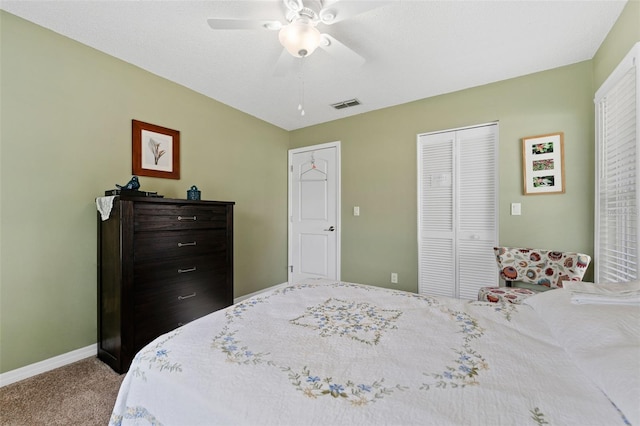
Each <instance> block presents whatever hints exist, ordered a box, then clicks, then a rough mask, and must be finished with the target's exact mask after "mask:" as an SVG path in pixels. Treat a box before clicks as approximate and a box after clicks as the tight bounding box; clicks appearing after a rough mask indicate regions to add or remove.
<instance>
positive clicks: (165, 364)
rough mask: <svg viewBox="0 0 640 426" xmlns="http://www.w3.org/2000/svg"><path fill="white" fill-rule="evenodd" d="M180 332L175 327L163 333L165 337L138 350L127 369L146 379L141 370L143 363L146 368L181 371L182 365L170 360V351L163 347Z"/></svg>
mask: <svg viewBox="0 0 640 426" xmlns="http://www.w3.org/2000/svg"><path fill="white" fill-rule="evenodd" d="M181 332H182V329H177V330H175V331H174V332H173V333H170V334H167V335H165V338H164V339H162V340H160V341H158V342H157V343H156V344H155V345H153V346H147V347H146V348H145V349H143V350H141V351H140V352H138V353H137V354H136V356H135V358H133V361H131V367H130V368H129V371H130V372H131V374H134V375H135V376H137V377H141V378H142V380H144V381H146V380H147V377H146V375H145V371H144V370H143V364H146V365H147V368H146V369H147V370H151V369H154V368H155V369H158V371H166V372H169V373H176V372H182V365H181V364H179V363H177V362H172V361H171V358H170V351H168V350H167V349H165V348H164V345H165V344H166V343H167V342H168V341H169V340H171V339H173V338H174V337H176V336H178V335H179V334H180V333H181Z"/></svg>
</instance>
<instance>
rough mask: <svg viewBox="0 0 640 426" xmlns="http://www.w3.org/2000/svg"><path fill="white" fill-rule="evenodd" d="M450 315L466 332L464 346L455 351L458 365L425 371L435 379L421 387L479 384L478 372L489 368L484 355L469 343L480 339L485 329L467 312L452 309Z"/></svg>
mask: <svg viewBox="0 0 640 426" xmlns="http://www.w3.org/2000/svg"><path fill="white" fill-rule="evenodd" d="M449 315H450V316H451V317H452V318H454V319H455V321H456V322H457V323H458V326H459V327H460V329H461V332H462V333H463V334H464V338H463V344H462V347H461V348H460V349H457V350H455V351H454V352H455V353H456V354H457V355H458V356H457V357H456V358H454V363H455V364H457V366H452V365H448V366H446V370H445V371H443V372H440V373H423V374H424V375H425V376H428V377H431V378H433V379H434V380H435V381H432V382H430V383H423V384H422V386H421V387H420V389H424V390H429V389H431V387H433V386H435V387H437V388H443V389H444V388H446V387H452V388H457V387H465V386H469V385H477V384H478V381H477V376H478V373H479V372H480V371H481V370H486V369H488V368H489V366H488V365H487V363H486V361H485V359H484V358H483V357H482V355H480V354H479V353H478V352H476V351H475V350H474V349H473V348H472V347H471V345H470V344H469V342H470V341H471V340H473V339H478V338H480V337H481V336H482V335H483V334H484V329H483V328H482V327H480V326H479V325H478V321H477V320H475V319H473V318H472V317H471V316H470V315H469V314H467V313H466V312H453V311H450V314H449Z"/></svg>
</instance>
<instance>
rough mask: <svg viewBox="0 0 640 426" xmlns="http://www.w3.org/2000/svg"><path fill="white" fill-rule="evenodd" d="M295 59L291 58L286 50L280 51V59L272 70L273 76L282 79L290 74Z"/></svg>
mask: <svg viewBox="0 0 640 426" xmlns="http://www.w3.org/2000/svg"><path fill="white" fill-rule="evenodd" d="M295 60H296V58H295V57H293V56H291V54H290V53H289V52H287V49H282V53H280V57H279V58H278V60H277V61H276V65H275V67H274V69H273V75H274V76H276V77H283V76H285V75H287V74H289V73H290V72H291V70H292V69H293V66H294V61H295Z"/></svg>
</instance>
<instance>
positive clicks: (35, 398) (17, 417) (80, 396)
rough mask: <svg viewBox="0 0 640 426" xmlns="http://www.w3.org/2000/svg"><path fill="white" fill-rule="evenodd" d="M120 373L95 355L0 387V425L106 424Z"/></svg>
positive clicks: (118, 383)
mask: <svg viewBox="0 0 640 426" xmlns="http://www.w3.org/2000/svg"><path fill="white" fill-rule="evenodd" d="M123 379H124V374H123V375H119V374H118V373H116V372H114V371H113V370H112V369H111V368H109V366H107V365H106V364H103V363H102V362H101V361H100V360H98V359H97V358H95V357H91V358H87V359H84V360H82V361H78V362H75V363H73V364H69V365H66V366H64V367H60V368H57V369H55V370H52V371H49V372H46V373H43V374H40V375H38V376H34V377H30V378H28V379H25V380H22V381H20V382H16V383H12V384H10V385H8V386H4V387H2V388H0V424H1V425H3V426H5V425H6V426H9V425H10V426H23V425H24V426H26V425H28V426H36V425H103V426H104V425H107V424H108V423H109V417H110V416H111V410H112V409H113V404H114V403H115V400H116V396H117V394H118V389H119V388H120V384H121V383H122V380H123Z"/></svg>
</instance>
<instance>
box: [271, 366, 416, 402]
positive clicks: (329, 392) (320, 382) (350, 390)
mask: <svg viewBox="0 0 640 426" xmlns="http://www.w3.org/2000/svg"><path fill="white" fill-rule="evenodd" d="M282 370H283V371H286V372H287V373H288V374H289V380H290V381H291V384H292V385H294V386H295V387H296V389H297V390H299V391H301V392H302V393H303V394H304V395H305V396H306V397H308V398H311V399H316V398H318V397H321V396H332V397H334V398H341V399H344V400H346V401H349V402H350V403H351V404H352V405H356V406H362V405H367V404H370V403H372V402H376V401H377V400H379V399H381V398H384V397H385V396H386V395H391V394H392V393H393V392H395V391H398V390H399V391H404V390H407V389H408V388H407V387H405V386H400V385H396V386H394V387H386V386H383V382H384V379H380V380H377V381H374V382H373V383H369V384H365V383H360V384H355V383H354V382H352V381H351V380H347V381H346V382H344V384H343V383H338V382H336V381H334V380H333V378H331V377H327V378H325V379H320V377H318V376H312V375H311V373H310V371H309V369H308V367H306V366H305V367H303V369H302V371H301V372H300V373H296V372H294V371H293V370H291V368H289V367H288V368H282ZM304 377H306V379H305V382H306V384H303V382H302V378H304Z"/></svg>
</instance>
